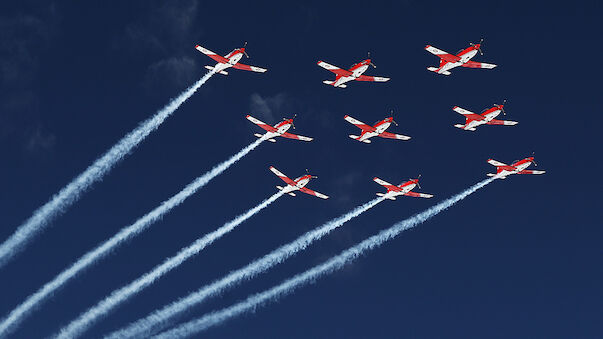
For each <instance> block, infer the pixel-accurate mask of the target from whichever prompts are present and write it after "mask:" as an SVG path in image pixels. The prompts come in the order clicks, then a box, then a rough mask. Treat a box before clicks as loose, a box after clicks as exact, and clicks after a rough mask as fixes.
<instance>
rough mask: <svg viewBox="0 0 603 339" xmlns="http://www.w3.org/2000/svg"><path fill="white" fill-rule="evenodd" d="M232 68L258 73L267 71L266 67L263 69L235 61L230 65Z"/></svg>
mask: <svg viewBox="0 0 603 339" xmlns="http://www.w3.org/2000/svg"><path fill="white" fill-rule="evenodd" d="M232 68H236V69H242V70H244V71H252V72H258V73H264V72H266V71H267V69H265V68H262V67H257V66H249V65H245V64H242V63H240V62H237V63H236V64H234V65H232Z"/></svg>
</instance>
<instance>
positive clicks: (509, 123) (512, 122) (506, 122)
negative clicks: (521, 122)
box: [487, 119, 518, 126]
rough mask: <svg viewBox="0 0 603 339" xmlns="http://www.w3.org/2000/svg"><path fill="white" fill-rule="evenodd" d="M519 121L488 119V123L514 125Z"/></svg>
mask: <svg viewBox="0 0 603 339" xmlns="http://www.w3.org/2000/svg"><path fill="white" fill-rule="evenodd" d="M517 124H518V122H517V121H510V120H496V119H492V120H490V121H488V123H487V125H506V126H513V125H517Z"/></svg>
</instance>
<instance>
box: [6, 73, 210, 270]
mask: <svg viewBox="0 0 603 339" xmlns="http://www.w3.org/2000/svg"><path fill="white" fill-rule="evenodd" d="M213 74H214V73H213V71H210V72H208V73H207V74H205V75H204V76H203V77H202V78H201V79H199V81H197V82H196V83H195V84H193V85H192V86H191V87H189V88H187V89H186V90H185V91H184V92H182V93H181V94H180V95H178V96H177V97H176V98H175V99H172V101H170V103H169V104H167V106H165V107H164V108H162V109H161V110H160V111H159V112H157V113H156V114H155V115H154V116H152V117H151V118H149V119H148V120H145V121H144V122H142V123H141V124H140V125H139V126H138V127H136V129H134V130H133V131H132V132H130V133H128V134H127V135H126V136H125V137H123V138H122V139H121V140H120V141H119V142H118V143H117V144H115V145H114V146H113V147H111V149H109V151H107V152H106V153H105V154H103V156H101V157H100V158H98V159H97V160H96V161H95V162H94V163H93V164H92V165H90V166H89V167H88V168H87V169H86V170H85V171H84V172H83V173H81V174H80V175H78V176H77V177H76V178H75V179H73V180H72V181H71V182H70V183H69V184H68V185H67V186H65V187H63V188H62V189H61V190H60V191H59V193H57V194H55V195H54V196H53V197H52V198H51V199H50V201H48V202H47V203H46V204H44V205H43V206H42V207H40V208H38V209H37V210H36V211H34V214H33V215H32V216H31V217H30V218H29V219H27V220H26V221H25V222H24V223H23V224H21V226H19V227H18V228H17V230H16V231H15V232H14V233H13V234H12V235H11V236H10V237H9V238H8V239H7V240H5V241H4V242H3V243H2V244H1V245H0V269H1V268H2V267H3V266H4V265H6V264H7V263H8V262H9V261H10V259H12V258H13V257H14V256H15V255H16V254H17V253H19V252H20V251H21V250H23V249H24V248H25V246H27V243H28V242H29V241H30V240H32V238H33V237H35V236H36V235H38V234H39V233H40V232H41V231H42V230H43V229H44V228H45V227H46V226H48V224H49V223H50V222H51V221H52V219H53V218H54V217H56V216H57V215H59V214H60V213H62V212H63V211H64V210H65V209H67V208H68V207H69V206H71V205H72V204H73V203H75V202H76V201H77V200H78V199H79V197H80V195H81V194H82V193H84V192H85V191H86V190H87V189H88V188H90V186H91V185H92V184H94V183H95V182H97V181H99V180H100V179H101V178H102V177H103V176H104V175H105V174H107V172H109V171H110V170H111V169H112V168H113V166H115V164H117V163H118V162H119V161H120V160H122V159H123V158H124V157H125V156H126V155H127V154H128V153H130V151H132V149H133V148H134V147H136V146H138V144H139V143H140V142H141V141H142V140H144V139H145V138H146V137H147V136H148V135H149V134H150V133H151V132H153V131H154V130H156V129H157V128H158V127H159V125H161V124H162V123H163V121H164V120H165V119H167V118H168V117H169V116H170V115H171V114H172V113H174V111H176V109H178V107H180V106H181V105H182V104H183V103H184V102H185V101H186V100H187V99H188V98H190V97H191V96H192V95H193V94H195V92H196V91H197V89H199V87H201V86H202V85H203V84H204V83H205V82H206V81H207V80H209V78H210V77H211V76H212V75H213Z"/></svg>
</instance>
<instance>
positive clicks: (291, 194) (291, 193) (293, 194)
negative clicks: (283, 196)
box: [287, 192, 295, 197]
mask: <svg viewBox="0 0 603 339" xmlns="http://www.w3.org/2000/svg"><path fill="white" fill-rule="evenodd" d="M287 194H289V195H290V196H292V197H294V196H295V193H293V192H289V193H287Z"/></svg>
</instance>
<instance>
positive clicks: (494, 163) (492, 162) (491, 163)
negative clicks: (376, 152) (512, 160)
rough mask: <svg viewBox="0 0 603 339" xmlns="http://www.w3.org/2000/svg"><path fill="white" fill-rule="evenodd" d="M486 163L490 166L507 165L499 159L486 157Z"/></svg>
mask: <svg viewBox="0 0 603 339" xmlns="http://www.w3.org/2000/svg"><path fill="white" fill-rule="evenodd" d="M488 163H489V164H490V165H492V166H496V167H502V166H507V164H505V163H502V162H500V161H496V160H494V159H488Z"/></svg>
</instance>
